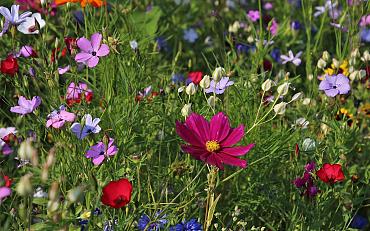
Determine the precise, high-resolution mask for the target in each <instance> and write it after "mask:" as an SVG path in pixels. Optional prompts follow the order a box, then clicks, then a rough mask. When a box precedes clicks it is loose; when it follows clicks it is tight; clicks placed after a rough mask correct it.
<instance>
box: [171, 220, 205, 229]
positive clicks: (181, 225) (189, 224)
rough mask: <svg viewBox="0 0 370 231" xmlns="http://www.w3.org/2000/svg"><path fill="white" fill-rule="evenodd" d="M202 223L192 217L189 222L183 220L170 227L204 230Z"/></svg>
mask: <svg viewBox="0 0 370 231" xmlns="http://www.w3.org/2000/svg"><path fill="white" fill-rule="evenodd" d="M202 230H203V229H202V225H201V224H200V223H199V222H197V220H196V219H190V220H189V221H187V222H181V223H179V224H177V225H175V226H172V227H170V231H202Z"/></svg>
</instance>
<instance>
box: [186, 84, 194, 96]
mask: <svg viewBox="0 0 370 231" xmlns="http://www.w3.org/2000/svg"><path fill="white" fill-rule="evenodd" d="M185 92H186V94H188V95H194V94H195V93H196V92H197V89H196V88H195V85H194V83H189V85H188V86H187V87H186V89H185Z"/></svg>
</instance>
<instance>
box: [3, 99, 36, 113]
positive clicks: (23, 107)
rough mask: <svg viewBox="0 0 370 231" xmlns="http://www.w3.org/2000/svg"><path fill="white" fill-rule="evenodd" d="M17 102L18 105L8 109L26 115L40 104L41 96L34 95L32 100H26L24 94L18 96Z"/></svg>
mask: <svg viewBox="0 0 370 231" xmlns="http://www.w3.org/2000/svg"><path fill="white" fill-rule="evenodd" d="M18 104H19V106H14V107H11V108H10V111H11V112H14V113H18V114H21V115H26V114H29V113H32V112H33V111H34V110H35V109H36V108H37V107H38V106H40V104H41V98H40V97H39V96H34V97H33V98H32V100H28V99H26V98H25V97H24V96H19V99H18Z"/></svg>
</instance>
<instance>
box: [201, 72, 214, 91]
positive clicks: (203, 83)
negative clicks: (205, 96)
mask: <svg viewBox="0 0 370 231" xmlns="http://www.w3.org/2000/svg"><path fill="white" fill-rule="evenodd" d="M210 83H211V77H209V75H205V76H204V77H203V79H202V80H201V81H200V83H199V86H200V87H201V88H203V89H206V88H209V85H210Z"/></svg>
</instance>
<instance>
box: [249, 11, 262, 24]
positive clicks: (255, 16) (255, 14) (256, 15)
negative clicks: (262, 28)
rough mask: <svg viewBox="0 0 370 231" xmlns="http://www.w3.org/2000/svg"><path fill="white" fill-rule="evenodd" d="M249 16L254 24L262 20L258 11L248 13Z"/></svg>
mask: <svg viewBox="0 0 370 231" xmlns="http://www.w3.org/2000/svg"><path fill="white" fill-rule="evenodd" d="M247 16H248V18H249V19H250V20H251V21H252V22H256V21H257V20H258V19H260V12H259V11H258V10H250V11H248V14H247Z"/></svg>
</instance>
